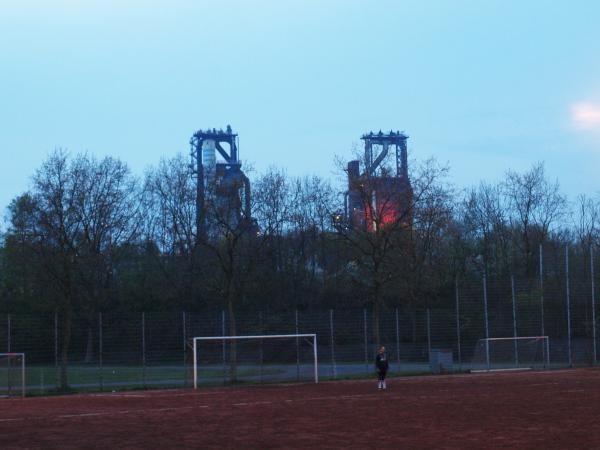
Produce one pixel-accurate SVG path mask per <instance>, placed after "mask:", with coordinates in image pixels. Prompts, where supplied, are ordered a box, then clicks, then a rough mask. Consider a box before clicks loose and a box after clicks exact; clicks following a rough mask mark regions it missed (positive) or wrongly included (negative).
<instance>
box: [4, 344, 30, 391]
mask: <svg viewBox="0 0 600 450" xmlns="http://www.w3.org/2000/svg"><path fill="white" fill-rule="evenodd" d="M13 396H22V397H25V353H0V397H13Z"/></svg>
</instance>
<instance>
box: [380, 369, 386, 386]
mask: <svg viewBox="0 0 600 450" xmlns="http://www.w3.org/2000/svg"><path fill="white" fill-rule="evenodd" d="M386 374H387V371H386V372H383V373H382V374H381V388H382V389H386V388H387V386H386V385H385V376H386Z"/></svg>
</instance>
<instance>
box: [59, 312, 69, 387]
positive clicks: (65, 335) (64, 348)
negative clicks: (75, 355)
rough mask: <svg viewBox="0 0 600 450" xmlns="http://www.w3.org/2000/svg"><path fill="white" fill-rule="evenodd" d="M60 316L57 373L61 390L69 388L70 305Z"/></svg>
mask: <svg viewBox="0 0 600 450" xmlns="http://www.w3.org/2000/svg"><path fill="white" fill-rule="evenodd" d="M69 303H70V302H69ZM61 316H62V318H63V326H62V340H61V344H60V373H59V382H60V386H59V389H60V390H61V391H68V390H69V377H68V367H69V347H70V345H71V325H72V317H71V308H70V307H67V308H65V309H64V311H63V314H62V315H61Z"/></svg>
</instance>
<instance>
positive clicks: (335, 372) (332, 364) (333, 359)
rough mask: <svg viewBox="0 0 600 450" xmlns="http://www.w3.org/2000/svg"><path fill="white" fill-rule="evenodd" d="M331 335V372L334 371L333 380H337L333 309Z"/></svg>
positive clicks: (330, 314) (330, 319) (330, 311)
mask: <svg viewBox="0 0 600 450" xmlns="http://www.w3.org/2000/svg"><path fill="white" fill-rule="evenodd" d="M329 333H330V337H331V371H332V375H333V379H334V380H335V379H336V378H337V367H336V364H335V348H334V345H335V340H334V338H333V336H334V332H333V309H330V310H329Z"/></svg>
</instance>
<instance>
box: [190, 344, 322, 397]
mask: <svg viewBox="0 0 600 450" xmlns="http://www.w3.org/2000/svg"><path fill="white" fill-rule="evenodd" d="M191 350H192V361H191V363H192V370H191V374H190V375H191V376H192V378H193V385H194V389H196V388H198V386H200V385H215V384H230V383H248V384H252V383H277V382H312V381H314V382H315V383H317V382H318V381H319V375H318V365H317V336H316V334H279V335H262V336H205V337H195V338H192V339H191Z"/></svg>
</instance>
